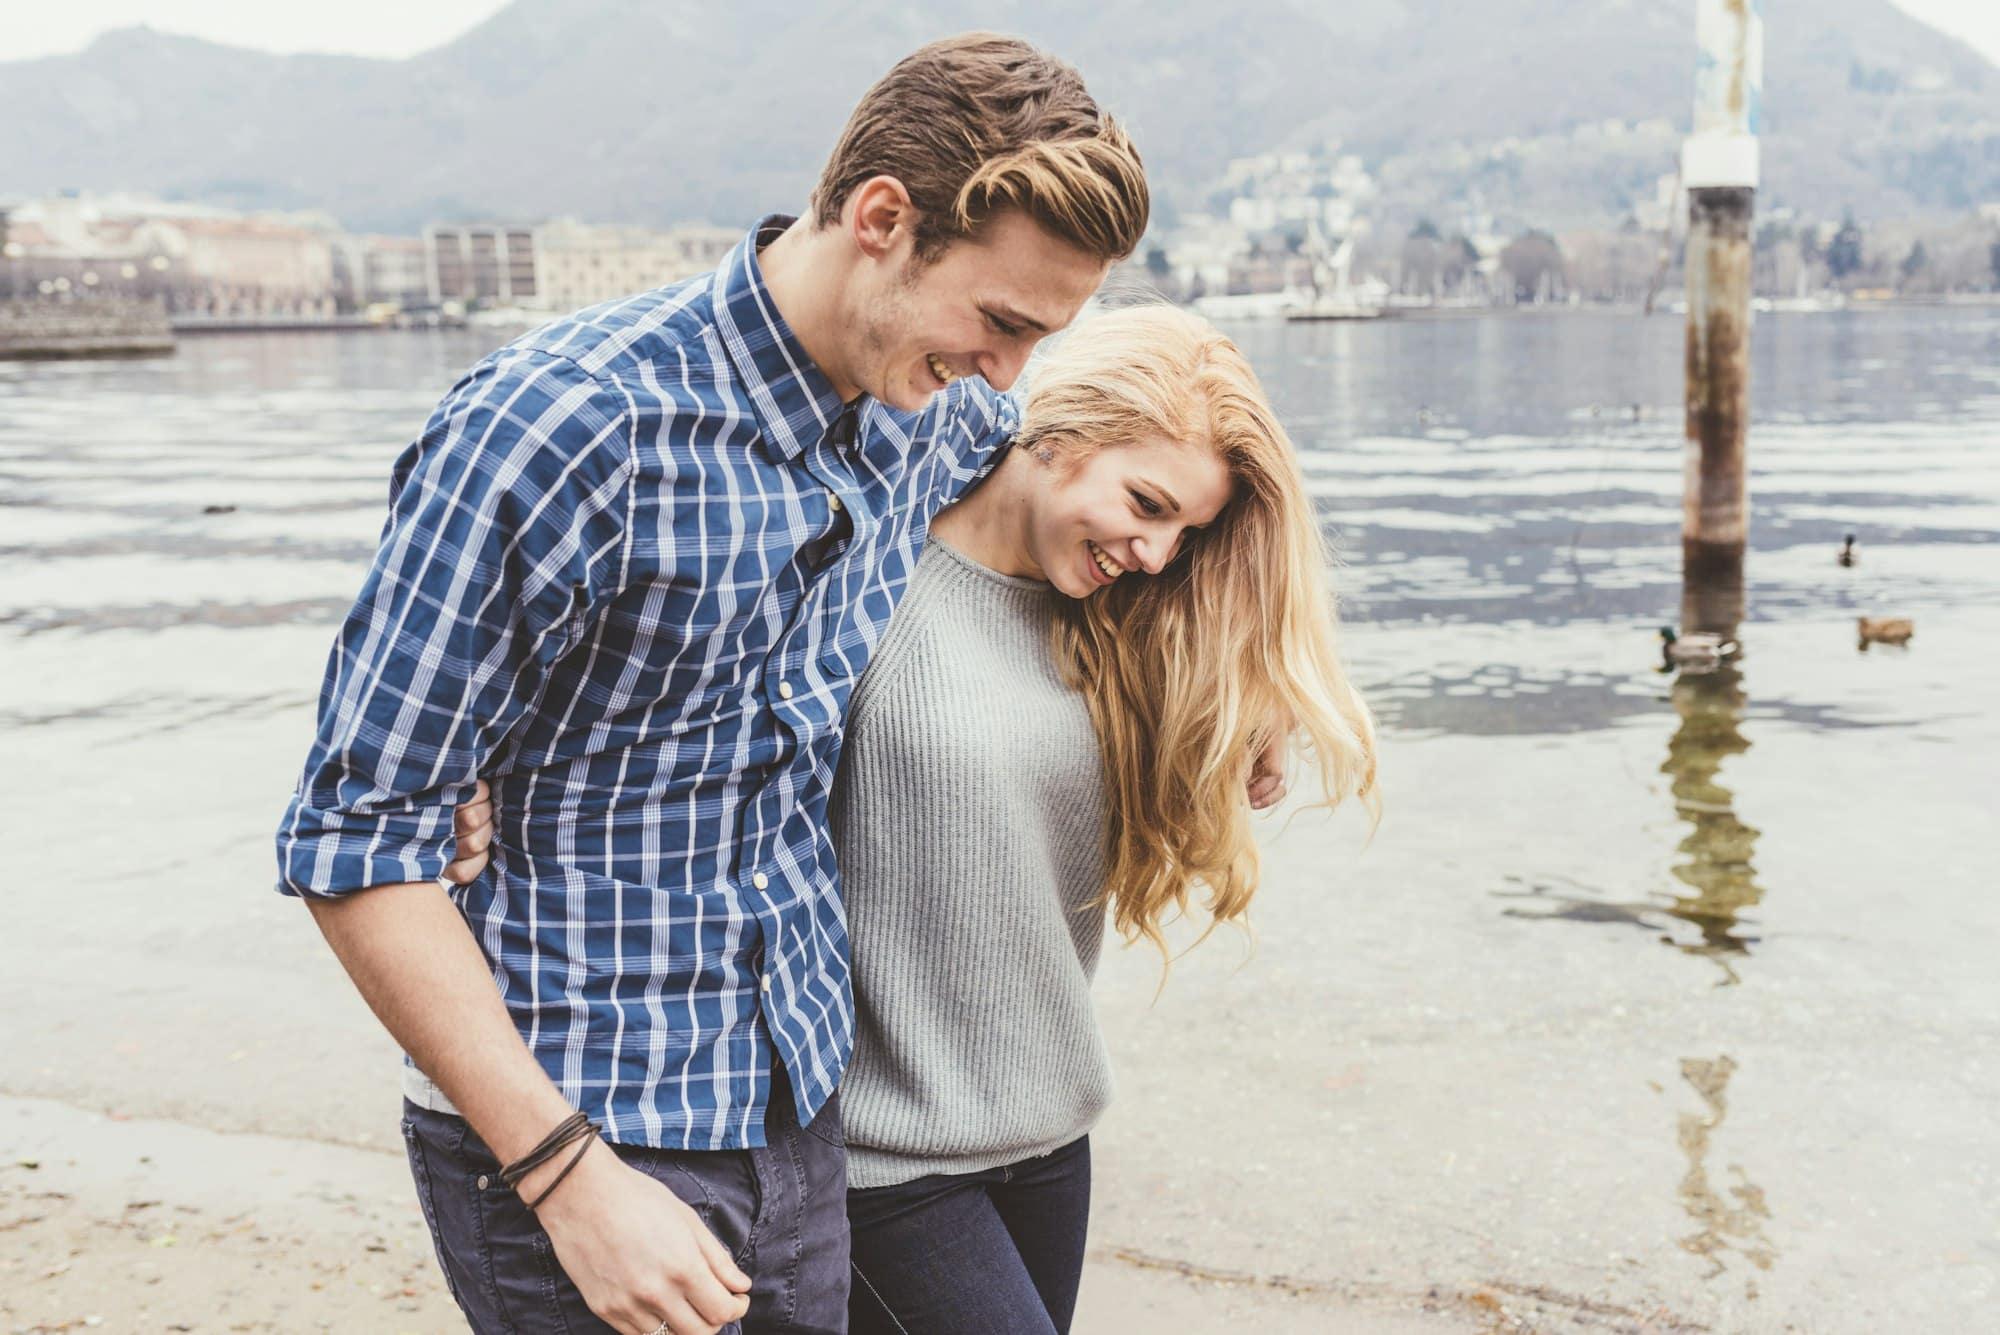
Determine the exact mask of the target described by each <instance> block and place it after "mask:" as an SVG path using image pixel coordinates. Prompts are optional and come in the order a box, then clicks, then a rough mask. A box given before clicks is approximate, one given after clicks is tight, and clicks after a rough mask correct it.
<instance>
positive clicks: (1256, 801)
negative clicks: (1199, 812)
mask: <svg viewBox="0 0 2000 1335" xmlns="http://www.w3.org/2000/svg"><path fill="white" fill-rule="evenodd" d="M1289 754H1290V752H1289V748H1288V747H1287V746H1286V743H1285V734H1284V733H1282V732H1280V733H1274V734H1273V735H1272V737H1271V740H1270V741H1269V742H1267V743H1265V746H1264V749H1263V750H1262V751H1260V752H1258V753H1257V759H1256V762H1255V763H1254V764H1252V765H1251V766H1250V779H1249V783H1248V786H1247V787H1248V794H1249V797H1250V809H1251V810H1252V811H1264V810H1266V809H1268V808H1270V807H1274V806H1276V805H1278V803H1279V802H1281V801H1283V800H1284V797H1285V761H1286V759H1287V758H1288V757H1289ZM461 810H463V808H461Z"/></svg>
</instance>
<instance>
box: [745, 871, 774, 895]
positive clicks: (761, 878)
mask: <svg viewBox="0 0 2000 1335" xmlns="http://www.w3.org/2000/svg"><path fill="white" fill-rule="evenodd" d="M750 884H752V885H754V886H756V887H757V888H758V889H759V890H769V889H770V888H771V878H770V877H768V876H766V875H765V874H764V873H763V872H761V871H760V872H758V873H757V874H756V875H755V876H752V877H751V878H750Z"/></svg>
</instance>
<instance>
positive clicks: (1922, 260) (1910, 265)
mask: <svg viewBox="0 0 2000 1335" xmlns="http://www.w3.org/2000/svg"><path fill="white" fill-rule="evenodd" d="M1929 263H1930V256H1929V255H1927V254H1925V253H1924V243H1923V242H1921V241H1919V242H1917V244H1915V245H1914V246H1911V247H1910V253H1909V254H1907V255H1905V256H1904V257H1903V281H1904V282H1906V283H1907V282H1909V281H1910V280H1912V279H1914V278H1915V277H1916V276H1917V275H1918V274H1920V273H1922V272H1923V271H1924V266H1926V265H1927V264H1929Z"/></svg>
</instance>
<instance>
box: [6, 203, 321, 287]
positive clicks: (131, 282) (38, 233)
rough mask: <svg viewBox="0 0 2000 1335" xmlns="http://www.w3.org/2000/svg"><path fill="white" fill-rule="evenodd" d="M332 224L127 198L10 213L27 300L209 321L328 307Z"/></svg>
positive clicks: (13, 276)
mask: <svg viewBox="0 0 2000 1335" xmlns="http://www.w3.org/2000/svg"><path fill="white" fill-rule="evenodd" d="M333 235H334V228H333V223H332V220H331V219H328V218H325V217H323V216H320V215H317V214H242V213H236V212H233V211H231V210H228V209H217V208H209V207H205V206H201V205H193V204H171V203H166V202H163V201H160V200H155V199H147V198H143V197H139V196H131V195H108V196H95V195H86V194H80V193H68V194H62V195H55V196H50V197H46V198H43V199H34V200H28V201H25V202H23V203H21V204H18V205H16V206H14V207H13V208H12V209H11V210H10V213H9V218H8V228H7V241H6V247H5V249H6V259H7V260H8V262H9V266H8V267H9V270H10V277H9V279H8V281H9V283H10V284H12V285H14V286H16V287H17V288H18V289H19V290H20V291H21V293H22V294H23V295H28V294H30V293H34V294H39V295H42V296H51V295H53V296H57V297H72V296H81V295H85V294H90V295H95V296H100V297H107V298H108V297H119V298H123V299H140V300H155V299H157V300H160V301H163V302H165V304H166V305H167V307H168V308H169V309H170V310H173V311H176V312H190V313H197V314H211V315H231V316H242V315H259V316H262V315H284V316H304V315H318V314H323V313H326V312H327V311H330V310H331V308H332V305H333V292H334V283H333V245H332V241H333Z"/></svg>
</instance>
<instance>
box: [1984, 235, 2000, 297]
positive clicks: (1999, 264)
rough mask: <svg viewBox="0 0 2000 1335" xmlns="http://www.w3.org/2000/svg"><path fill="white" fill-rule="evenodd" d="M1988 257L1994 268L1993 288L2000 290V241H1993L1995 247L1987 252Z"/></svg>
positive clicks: (1990, 264)
mask: <svg viewBox="0 0 2000 1335" xmlns="http://www.w3.org/2000/svg"><path fill="white" fill-rule="evenodd" d="M1986 258H1987V263H1988V264H1989V266H1990V267H1991V268H1992V270H1993V290H1994V291H1995V292H2000V241H1995V242H1994V243H1993V249H1991V250H1989V251H1987V252H1986Z"/></svg>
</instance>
